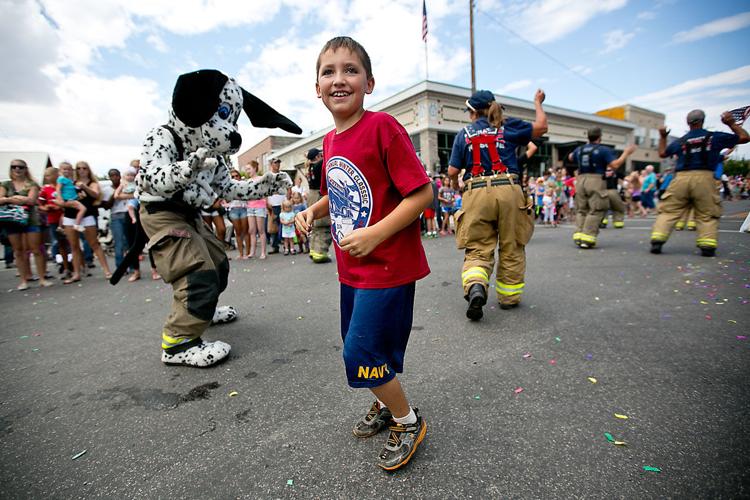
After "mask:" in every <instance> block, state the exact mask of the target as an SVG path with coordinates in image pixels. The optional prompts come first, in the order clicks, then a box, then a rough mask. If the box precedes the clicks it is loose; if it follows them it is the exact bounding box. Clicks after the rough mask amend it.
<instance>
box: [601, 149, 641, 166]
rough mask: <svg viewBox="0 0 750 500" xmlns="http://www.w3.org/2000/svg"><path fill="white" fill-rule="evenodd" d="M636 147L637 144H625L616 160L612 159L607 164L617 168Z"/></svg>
mask: <svg viewBox="0 0 750 500" xmlns="http://www.w3.org/2000/svg"><path fill="white" fill-rule="evenodd" d="M636 149H638V146H636V145H635V144H631V145H629V146H626V147H625V149H624V150H623V152H622V154H621V155H620V157H619V158H617V159H616V160H612V161H611V162H610V164H609V165H607V166H608V167H609V168H611V169H612V170H617V169H618V168H620V167H621V166H622V164H623V163H625V160H627V159H628V156H630V155H632V154H633V151H635V150H636Z"/></svg>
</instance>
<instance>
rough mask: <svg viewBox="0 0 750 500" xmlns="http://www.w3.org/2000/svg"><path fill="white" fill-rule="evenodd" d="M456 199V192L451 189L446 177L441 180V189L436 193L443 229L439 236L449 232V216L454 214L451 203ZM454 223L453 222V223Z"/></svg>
mask: <svg viewBox="0 0 750 500" xmlns="http://www.w3.org/2000/svg"><path fill="white" fill-rule="evenodd" d="M455 198H456V191H454V190H453V188H452V187H451V183H450V182H448V180H447V177H446V178H445V179H444V180H443V184H442V187H441V188H440V190H439V191H438V200H439V201H440V211H442V212H443V227H441V228H440V234H442V235H446V234H448V233H449V232H451V231H452V230H451V216H452V215H453V214H454V213H455V209H454V207H453V203H454V201H455ZM454 222H455V221H454Z"/></svg>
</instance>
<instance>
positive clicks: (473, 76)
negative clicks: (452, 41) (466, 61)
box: [469, 0, 477, 94]
mask: <svg viewBox="0 0 750 500" xmlns="http://www.w3.org/2000/svg"><path fill="white" fill-rule="evenodd" d="M469 39H470V40H471V93H472V94H473V93H474V92H476V91H477V77H476V70H475V67H474V0H469Z"/></svg>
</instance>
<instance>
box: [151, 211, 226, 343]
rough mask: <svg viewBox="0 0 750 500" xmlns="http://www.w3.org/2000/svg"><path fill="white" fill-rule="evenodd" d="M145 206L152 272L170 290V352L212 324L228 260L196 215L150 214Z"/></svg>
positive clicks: (167, 325)
mask: <svg viewBox="0 0 750 500" xmlns="http://www.w3.org/2000/svg"><path fill="white" fill-rule="evenodd" d="M147 205H148V204H147V203H144V204H143V205H142V206H141V210H140V215H141V224H142V225H143V230H144V231H145V232H146V235H148V237H149V242H148V246H147V248H148V250H149V254H150V255H151V259H152V261H153V263H154V265H155V266H156V270H157V271H159V274H161V276H162V278H164V281H166V282H167V283H169V284H171V285H172V294H173V295H172V310H171V312H170V313H169V316H168V317H167V321H166V322H165V323H164V330H163V332H162V348H163V349H168V348H170V347H175V346H177V345H180V344H182V343H184V342H188V341H190V340H193V339H195V338H197V337H200V336H201V334H203V332H204V331H205V330H206V328H207V327H208V325H209V324H210V323H211V319H212V318H213V314H214V311H215V310H216V304H217V303H218V301H219V294H220V293H221V292H223V291H224V289H225V288H226V287H227V277H228V276H229V261H228V259H227V254H226V252H225V251H224V245H223V244H222V242H220V241H219V240H218V238H216V236H215V235H214V233H213V231H211V230H210V229H209V227H208V226H207V225H206V224H205V223H204V222H203V221H202V220H201V218H200V215H199V214H198V213H197V212H196V214H195V216H190V215H185V214H182V213H176V212H171V211H159V212H155V213H149V212H148V210H147Z"/></svg>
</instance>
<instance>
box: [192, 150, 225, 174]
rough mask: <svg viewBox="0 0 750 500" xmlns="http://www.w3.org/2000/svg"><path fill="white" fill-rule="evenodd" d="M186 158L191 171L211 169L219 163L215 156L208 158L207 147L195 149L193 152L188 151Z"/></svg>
mask: <svg viewBox="0 0 750 500" xmlns="http://www.w3.org/2000/svg"><path fill="white" fill-rule="evenodd" d="M188 160H189V161H190V168H191V169H192V170H193V171H200V170H212V169H214V168H216V167H217V165H218V164H219V160H217V159H216V158H208V149H206V148H198V149H196V150H195V152H194V153H190V157H189V158H188Z"/></svg>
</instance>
